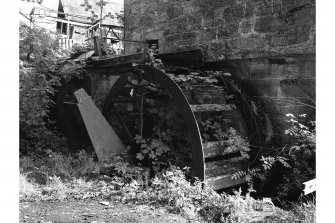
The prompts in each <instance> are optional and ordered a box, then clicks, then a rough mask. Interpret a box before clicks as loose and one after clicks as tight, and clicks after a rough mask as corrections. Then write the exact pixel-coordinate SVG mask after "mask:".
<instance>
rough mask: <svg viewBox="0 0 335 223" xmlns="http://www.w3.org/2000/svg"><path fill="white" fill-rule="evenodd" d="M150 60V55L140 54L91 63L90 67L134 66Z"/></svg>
mask: <svg viewBox="0 0 335 223" xmlns="http://www.w3.org/2000/svg"><path fill="white" fill-rule="evenodd" d="M149 59H150V56H149V54H148V53H138V54H130V55H122V56H115V57H111V58H106V59H101V60H96V61H91V62H89V63H88V65H93V66H94V67H96V68H99V69H101V68H110V67H116V66H122V65H132V64H133V63H144V62H147V61H149Z"/></svg>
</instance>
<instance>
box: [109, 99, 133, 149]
mask: <svg viewBox="0 0 335 223" xmlns="http://www.w3.org/2000/svg"><path fill="white" fill-rule="evenodd" d="M112 109H113V111H114V112H115V114H116V116H117V117H118V119H119V120H120V122H121V124H122V127H123V128H124V129H125V131H126V133H127V135H128V137H129V139H130V140H131V141H132V142H133V143H135V141H134V138H133V136H132V135H131V133H130V131H129V129H128V127H127V125H126V123H125V122H124V120H123V118H122V117H121V115H120V113H119V112H118V111H117V109H116V108H115V107H114V105H112Z"/></svg>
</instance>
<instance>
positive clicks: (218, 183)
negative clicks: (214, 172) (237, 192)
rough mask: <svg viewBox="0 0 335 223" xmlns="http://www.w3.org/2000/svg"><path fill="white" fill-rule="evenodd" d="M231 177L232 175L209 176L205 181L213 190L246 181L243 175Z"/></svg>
mask: <svg viewBox="0 0 335 223" xmlns="http://www.w3.org/2000/svg"><path fill="white" fill-rule="evenodd" d="M231 177H232V175H225V176H219V177H210V178H206V179H205V181H206V182H207V184H208V186H210V187H211V188H213V189H214V190H220V189H223V188H227V187H232V186H236V185H239V184H243V183H245V182H246V180H245V177H242V178H240V179H238V180H234V179H232V178H231Z"/></svg>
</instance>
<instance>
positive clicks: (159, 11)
mask: <svg viewBox="0 0 335 223" xmlns="http://www.w3.org/2000/svg"><path fill="white" fill-rule="evenodd" d="M125 36H126V38H127V39H133V40H146V39H159V45H160V46H161V52H167V51H177V50H184V49H186V48H187V49H192V48H193V49H199V48H201V49H203V52H204V53H205V59H206V60H207V61H217V60H221V59H238V58H240V59H243V58H254V57H260V56H277V55H286V54H304V53H314V52H315V2H314V0H178V1H177V0H125ZM143 47H144V46H143V45H140V44H136V43H134V44H127V45H126V51H127V52H128V53H134V52H138V51H141V50H143V49H142V48H143Z"/></svg>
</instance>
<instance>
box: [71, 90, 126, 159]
mask: <svg viewBox="0 0 335 223" xmlns="http://www.w3.org/2000/svg"><path fill="white" fill-rule="evenodd" d="M74 95H75V97H76V99H77V101H78V108H79V111H80V113H81V115H82V118H83V120H84V123H85V126H86V129H87V132H88V135H89V136H90V139H91V142H92V145H93V147H94V150H95V152H96V154H97V156H98V159H99V160H100V161H101V160H105V159H108V158H109V157H110V156H111V155H112V154H117V155H120V154H122V153H123V152H124V151H125V147H124V145H123V143H122V142H121V140H120V139H119V137H118V136H117V135H116V133H115V132H114V130H113V129H112V127H111V126H110V125H109V124H108V122H107V121H106V119H105V118H104V116H103V115H102V114H101V112H100V110H99V109H98V108H97V107H96V105H95V104H94V102H93V100H92V99H91V98H90V96H88V95H87V93H86V92H85V90H84V89H82V88H81V89H79V90H78V91H76V92H74Z"/></svg>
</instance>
